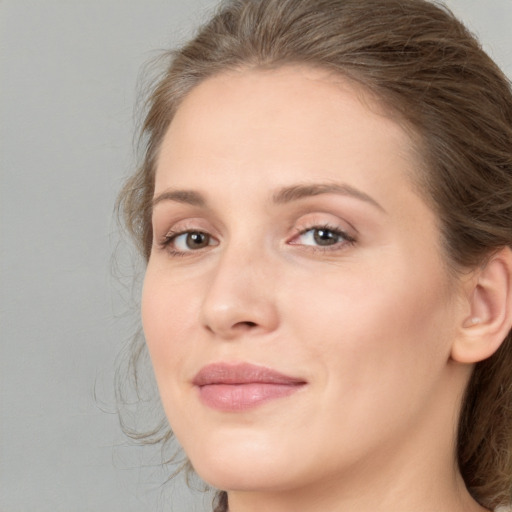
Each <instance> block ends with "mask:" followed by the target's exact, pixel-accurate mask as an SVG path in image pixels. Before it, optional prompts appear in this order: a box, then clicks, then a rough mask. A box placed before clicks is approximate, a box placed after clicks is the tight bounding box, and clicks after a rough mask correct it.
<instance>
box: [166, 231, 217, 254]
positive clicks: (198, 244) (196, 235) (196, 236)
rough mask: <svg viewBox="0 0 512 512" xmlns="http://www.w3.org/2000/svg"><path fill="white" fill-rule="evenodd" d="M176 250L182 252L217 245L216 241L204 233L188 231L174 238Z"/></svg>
mask: <svg viewBox="0 0 512 512" xmlns="http://www.w3.org/2000/svg"><path fill="white" fill-rule="evenodd" d="M172 243H173V245H174V248H175V249H176V250H177V251H180V252H187V251H194V250H197V249H203V248H204V247H208V246H209V245H215V242H214V239H213V238H212V237H211V236H210V235H209V234H208V233H203V232H202V231H187V232H186V233H181V234H179V235H175V236H173V237H172Z"/></svg>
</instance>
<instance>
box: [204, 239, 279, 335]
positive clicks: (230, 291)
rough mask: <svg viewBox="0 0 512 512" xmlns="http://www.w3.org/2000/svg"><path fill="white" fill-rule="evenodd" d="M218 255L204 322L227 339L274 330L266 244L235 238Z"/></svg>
mask: <svg viewBox="0 0 512 512" xmlns="http://www.w3.org/2000/svg"><path fill="white" fill-rule="evenodd" d="M217 258H218V259H217V261H216V264H215V266H214V268H213V270H212V274H211V280H210V282H209V286H208V289H207V291H206V294H205V297H204V301H203V304H202V322H203V325H204V326H205V327H206V328H207V329H208V330H210V331H211V332H213V333H215V334H217V335H219V336H221V337H225V338H233V337H236V336H237V335H239V334H240V333H242V332H246V331H248V330H252V331H258V332H268V331H271V330H272V329H274V328H275V327H276V325H277V307H276V304H275V301H274V289H275V288H274V286H275V279H274V278H273V274H274V267H273V265H272V264H271V263H270V259H271V257H270V254H269V253H268V251H266V250H265V248H264V247H263V244H258V243H255V241H254V240H252V241H251V240H247V239H246V238H245V237H244V239H240V240H236V238H233V240H232V241H230V242H227V243H226V244H225V246H224V247H223V248H222V249H221V250H220V251H219V254H218V255H217Z"/></svg>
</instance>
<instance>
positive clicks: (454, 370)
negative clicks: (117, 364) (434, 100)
mask: <svg viewBox="0 0 512 512" xmlns="http://www.w3.org/2000/svg"><path fill="white" fill-rule="evenodd" d="M417 158H418V157H417V154H416V152H415V151H414V150H413V148H412V143H411V140H410V137H409V136H408V135H407V133H406V132H405V131H404V130H403V129H402V128H401V127H400V126H399V125H398V124H397V123H396V122H394V121H393V120H391V119H389V118H388V117H386V116H384V115H383V114H382V113H381V112H380V109H379V108H378V105H375V104H374V103H372V101H371V100H370V99H369V98H367V97H365V95H364V93H363V91H361V90H359V89H357V88H356V86H354V85H353V84H350V83H347V82H344V81H340V80H339V79H337V80H336V81H335V80H333V78H332V77H330V76H329V75H327V74H326V73H324V72H322V71H319V70H312V69H307V68H300V67H286V68H281V69H276V70H266V71H261V70H244V71H240V72H236V73H230V74H223V75H219V76H216V77H214V78H210V79H208V80H206V81H205V82H203V83H202V84H201V85H199V86H197V87H196V88H195V89H193V90H192V91H191V93H190V94H189V95H188V96H187V98H186V99H185V100H184V102H183V103H182V105H181V106H180V108H179V109H178V111H177V114H176V116H175V118H174V119H173V121H172V123H171V125H170V128H169V130H168V133H167V134H166V136H165V139H164V140H163V143H162V147H161V153H160V157H159V162H158V167H157V172H156V185H155V198H157V199H156V200H155V205H154V213H153V229H154V245H153V249H152V253H151V257H150V259H149V263H148V267H147V273H146V278H145V283H144V291H143V305H142V306H143V311H142V314H143V325H144V330H145V334H146V339H147V344H148V348H149V351H150V354H151V358H152V362H153V365H154V370H155V374H156V379H157V382H158V386H159V390H160V394H161V397H162V402H163V405H164V408H165V411H166V414H167V416H168V418H169V421H170V424H171V426H172V428H173V430H174V432H175V434H176V436H177V438H178V440H179V442H180V443H181V445H182V446H183V448H184V449H185V452H186V453H187V455H188V457H189V458H190V460H191V462H192V464H193V466H194V468H195V469H196V471H197V472H198V473H199V475H200V476H201V477H202V478H203V479H205V480H206V481H207V482H209V483H210V484H212V485H214V486H216V487H218V488H221V489H226V490H228V493H229V503H230V511H231V512H248V511H256V510H257V511H259V512H261V511H272V512H291V511H294V512H296V511H298V510H300V511H301V512H309V511H311V512H312V511H316V512H317V511H318V510H322V511H323V512H331V511H332V512H334V511H349V510H350V511H353V510H357V511H358V512H369V511H377V510H378V511H380V512H385V511H389V512H391V511H393V512H400V511H403V512H405V511H407V512H410V511H411V510H414V511H416V512H418V511H420V512H421V511H425V512H432V511H433V510H435V511H436V512H443V511H446V512H457V511H460V512H468V511H477V510H483V509H482V508H481V507H480V506H479V505H478V504H477V503H476V502H474V501H473V500H472V498H471V497H470V496H469V494H468V493H467V491H466V489H465V487H464V484H463V483H462V480H461V478H460V475H459V472H458V470H457V467H456V463H455V460H454V439H455V430H456V423H457V416H458V410H459V405H460V400H461V395H462V393H463V390H464V387H465V385H466V382H467V380H468V377H469V375H470V371H471V365H470V364H460V363H456V362H455V361H453V359H452V358H451V357H450V353H451V351H452V348H453V345H454V343H455V342H456V340H457V338H458V336H459V332H460V325H461V323H462V322H463V321H464V319H465V318H467V316H468V314H469V313H470V312H469V309H470V306H469V299H468V287H467V281H462V280H461V281H459V280H458V279H457V278H455V277H454V276H453V275H450V274H449V273H448V271H447V269H446V265H445V256H444V255H443V253H442V250H441V248H440V244H441V242H440V232H439V227H438V222H437V219H436V217H435V215H434V213H433V212H432V210H431V209H430V208H429V207H428V206H427V204H426V202H425V201H424V200H423V199H422V198H421V197H420V196H419V195H418V192H417V187H415V186H414V185H413V183H412V180H411V175H412V174H413V173H414V172H415V171H416V170H417V169H419V168H420V165H419V164H420V163H419V162H418V161H417ZM311 184H322V186H323V185H326V184H327V185H333V184H336V185H337V186H339V187H341V188H340V189H338V190H334V191H330V192H327V191H325V189H323V190H324V193H318V194H315V195H308V194H307V193H306V192H307V191H306V192H304V190H303V192H304V194H303V196H301V197H298V194H290V193H288V195H287V196H286V195H284V196H283V194H282V193H281V197H280V199H281V200H280V201H277V202H276V201H275V199H276V194H279V192H280V191H281V192H282V190H283V189H285V188H288V189H290V187H296V186H304V185H308V186H309V185H311ZM176 190H186V191H192V192H193V193H194V194H190V193H187V194H188V195H187V194H182V193H181V195H176V194H175V193H174V192H175V191H176ZM295 190H296V189H295ZM355 191H357V192H355ZM310 192H311V190H310ZM316 192H322V190H316ZM198 194H200V195H201V198H202V203H201V204H199V202H198V201H197V199H198V198H197V197H196V196H197V195H198ZM191 199H193V201H191ZM285 199H286V200H285ZM192 203H194V204H192ZM326 226H327V228H329V229H331V230H334V231H335V230H339V231H342V232H345V233H346V234H347V237H343V236H340V235H336V234H335V233H334V234H333V237H332V239H333V241H334V243H333V245H329V246H320V245H318V242H317V241H316V240H315V237H314V235H315V233H316V234H317V235H318V228H326ZM315 228H316V229H317V231H315ZM187 232H188V233H190V232H202V233H205V234H206V235H207V238H205V239H204V240H206V242H207V244H206V245H205V246H202V247H199V248H196V247H195V246H194V245H192V248H190V247H189V246H187V243H186V242H187V239H188V240H190V237H188V238H187V234H186V233H187ZM176 233H185V234H182V235H176ZM173 237H174V238H173ZM165 241H167V242H168V243H167V245H165V246H164V245H163V243H164V242H165ZM219 361H222V362H228V363H236V362H249V363H252V364H257V365H262V366H265V367H269V368H272V369H275V370H277V371H279V372H281V373H284V374H286V375H290V376H294V377H299V378H301V379H303V380H304V381H305V382H306V383H307V384H306V385H305V386H303V387H302V388H301V389H300V390H299V391H297V392H296V393H293V394H291V395H289V396H287V397H282V398H279V399H275V400H271V401H268V402H265V403H263V404H260V405H258V406H257V407H254V408H250V409H249V410H245V411H240V412H222V411H218V410H215V409H212V408H210V407H207V406H206V405H204V404H203V403H202V402H201V400H200V399H199V394H198V389H197V388H196V387H195V386H194V385H193V383H192V381H193V379H194V376H195V375H196V374H197V372H198V371H199V370H200V369H201V368H202V367H204V366H205V365H207V364H210V363H214V362H219Z"/></svg>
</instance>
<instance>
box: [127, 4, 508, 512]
mask: <svg viewBox="0 0 512 512" xmlns="http://www.w3.org/2000/svg"><path fill="white" fill-rule="evenodd" d="M165 58H166V59H167V60H166V62H167V67H166V69H165V72H164V74H163V76H162V77H161V78H160V79H159V81H158V82H157V83H156V85H155V86H154V88H153V89H152V90H151V91H150V95H149V100H148V103H147V115H146V117H145V121H144V124H143V126H142V130H141V134H142V141H143V143H144V155H143V158H144V160H143V162H142V165H141V166H140V168H139V170H138V171H137V172H136V173H135V174H134V175H133V176H132V177H131V178H130V179H129V180H128V182H127V183H126V185H125V187H124V189H123V191H122V192H121V195H120V198H119V207H120V209H121V211H122V213H123V215H124V221H125V224H126V226H127V228H128V230H129V231H130V233H131V234H132V235H133V237H134V238H135V240H136V241H137V243H138V246H139V248H140V250H141V252H142V254H143V255H144V257H145V258H146V259H147V258H149V255H150V251H151V244H152V230H151V218H150V217H151V198H152V196H153V188H154V173H155V164H156V159H157V156H158V152H159V147H160V143H161V141H162V138H163V136H164V134H165V133H166V131H167V128H168V126H169V124H170V123H171V121H172V119H173V115H174V113H175V112H176V109H177V108H178V107H179V105H180V102H181V101H182V100H183V98H184V97H185V96H186V94H187V93H188V92H190V90H191V89H192V88H193V87H195V86H196V85H197V84H199V83H201V81H203V80H205V79H207V78H208V77H211V76H213V75H215V74H217V73H221V72H225V71H228V70H236V69H243V68H251V67H253V68H254V67H266V68H271V67H277V66H281V65H287V64H302V65H311V66H319V67H321V68H324V69H327V70H330V71H332V72H334V73H337V74H339V75H341V76H344V77H346V78H349V79H351V80H355V81H356V82H358V83H359V84H361V85H362V86H363V87H364V88H365V89H366V90H367V91H369V92H370V93H372V94H373V95H375V96H376V97H377V98H379V99H380V102H381V104H383V105H384V106H386V108H387V109H388V110H389V111H390V112H393V114H394V115H395V116H396V117H397V118H398V119H400V120H401V121H402V122H404V124H406V125H407V126H408V127H412V131H413V133H414V134H415V136H416V137H415V141H417V142H418V144H417V149H418V151H419V153H420V154H421V157H422V162H423V163H424V165H423V167H424V169H421V170H419V171H418V175H419V176H418V178H419V182H420V185H421V187H422V190H423V193H424V196H425V197H426V199H427V200H428V201H429V203H430V204H431V205H432V207H433V208H434V209H435V211H436V212H437V214H438V216H439V219H440V221H441V230H442V234H443V240H444V244H445V249H446V254H447V261H448V262H449V263H450V266H451V267H452V268H453V269H454V270H455V271H456V270H457V269H462V268H464V267H466V268H467V267H471V266H474V265H478V264H479V263H482V261H484V259H485V258H486V257H487V256H488V255H489V254H490V253H492V252H493V251H496V250H498V249H499V248H502V247H505V246H512V94H511V91H510V84H509V81H508V80H507V78H506V77H505V76H504V74H503V73H502V72H501V71H500V69H499V68H498V67H497V66H496V64H495V63H494V62H493V61H492V60H491V59H490V58H489V57H488V56H487V55H486V54H485V52H483V50H482V49H481V47H480V46H479V44H478V42H477V41H476V39H475V38H474V37H473V36H472V35H471V34H470V33H469V32H468V30H467V29H466V28H465V27H464V26H463V25H462V24H461V23H460V22H459V21H458V20H457V19H456V18H455V17H454V16H453V15H452V14H451V12H450V11H449V10H448V9H447V8H446V7H444V6H443V5H441V4H436V3H434V2H429V1H426V0H365V1H364V2H363V1H361V0H231V1H227V2H224V3H222V4H221V6H220V8H219V10H218V11H217V13H216V14H215V15H214V17H213V18H212V19H211V20H210V21H209V22H208V23H207V24H206V25H204V26H203V27H202V28H201V29H200V30H199V32H198V34H197V35H196V37H195V38H194V39H193V40H192V41H190V42H189V43H188V44H186V45H185V46H184V47H182V48H181V49H179V50H178V51H175V52H169V53H167V54H166V55H165ZM420 171H421V172H420ZM139 353H140V352H139ZM160 437H161V438H165V439H168V438H169V434H168V433H165V434H162V435H161V436H160ZM457 450H458V452H457V457H458V462H459V466H460V470H461V473H462V475H463V477H464V480H465V483H466V485H467V487H468V489H469V491H470V492H471V493H472V495H473V496H474V498H475V499H476V500H477V501H479V502H480V503H481V504H482V505H484V506H486V507H489V508H494V507H496V506H498V505H500V504H506V503H509V502H510V501H511V489H512V339H511V334H510V333H509V335H508V336H507V339H506V340H505V342H504V343H503V344H502V346H501V348H500V349H499V350H498V351H497V352H496V353H495V354H494V355H493V356H492V357H491V358H489V359H488V360H486V361H483V362H481V363H478V364H477V365H476V367H475V369H474V372H473V374H472V377H471V380H470V383H469V385H468V388H467V392H466V396H465V399H464V402H463V406H462V411H461V415H460V422H459V430H458V445H457ZM216 510H217V511H219V512H220V511H224V510H227V498H226V495H225V494H223V493H221V494H220V495H219V496H218V504H217V507H216Z"/></svg>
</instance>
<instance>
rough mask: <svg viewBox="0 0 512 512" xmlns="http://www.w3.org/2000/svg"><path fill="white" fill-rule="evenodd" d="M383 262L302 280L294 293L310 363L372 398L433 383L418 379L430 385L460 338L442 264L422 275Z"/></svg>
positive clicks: (293, 318) (295, 318) (298, 332)
mask: <svg viewBox="0 0 512 512" xmlns="http://www.w3.org/2000/svg"><path fill="white" fill-rule="evenodd" d="M379 261H380V263H382V266H381V265H378V266H377V265H375V266H365V267H364V268H363V269H362V271H361V269H360V270H358V269H357V268H355V267H354V268H353V269H349V271H344V272H342V273H341V272H340V273H338V274H337V273H336V272H332V273H331V275H328V276H326V278H325V279H318V278H316V279H315V280H308V281H303V287H302V289H301V290H299V289H296V290H293V291H292V290H289V294H288V296H289V297H295V299H294V300H293V306H294V307H293V310H290V313H289V318H290V320H289V322H288V324H291V325H292V326H295V327H294V337H299V338H302V339H303V340H304V345H305V346H306V347H307V350H308V358H309V359H310V360H311V361H321V362H322V365H323V366H325V368H326V372H325V373H326V374H330V375H331V377H330V379H331V381H332V382H333V383H335V382H343V385H344V386H345V387H349V388H350V389H356V388H360V389H362V390H363V391H364V390H365V389H366V390H368V392H369V393H373V392H374V389H373V388H374V385H375V388H379V390H382V391H384V389H385V388H386V387H387V388H388V389H389V388H391V387H400V386H403V385H404V384H407V385H409V384H410V383H412V386H414V385H415V383H416V382H418V384H426V382H419V381H418V379H419V377H420V376H424V380H425V381H428V380H430V379H433V378H434V372H435V371H436V369H437V370H439V371H441V369H442V367H443V366H444V364H445V363H446V361H447V359H448V357H449V352H450V340H451V337H452V333H453V328H451V327H450V326H451V324H452V323H453V315H452V313H453V308H452V304H451V301H450V298H449V295H448V294H447V293H446V292H443V290H446V289H447V288H446V279H445V276H444V275H443V273H442V271H440V270H439V268H438V267H437V266H436V265H432V264H431V265H430V267H429V265H428V263H429V262H425V265H424V266H423V270H425V271H422V273H421V274H420V273H418V272H415V268H413V266H412V265H408V264H407V262H404V261H400V260H399V261H398V263H397V262H396V261H394V263H396V264H395V265H394V266H393V265H392V264H391V263H392V262H388V261H386V259H385V257H384V256H383V257H382V258H381V259H380V260H379ZM382 268H386V269H387V271H386V272H382ZM429 268H430V269H431V270H430V271H428V270H427V269H429ZM299 297H307V301H305V300H302V301H301V300H300V299H299ZM283 300H284V301H285V302H286V299H285V298H284V297H283ZM333 385H334V384H333ZM379 394H380V392H379ZM383 394H384V393H383Z"/></svg>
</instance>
